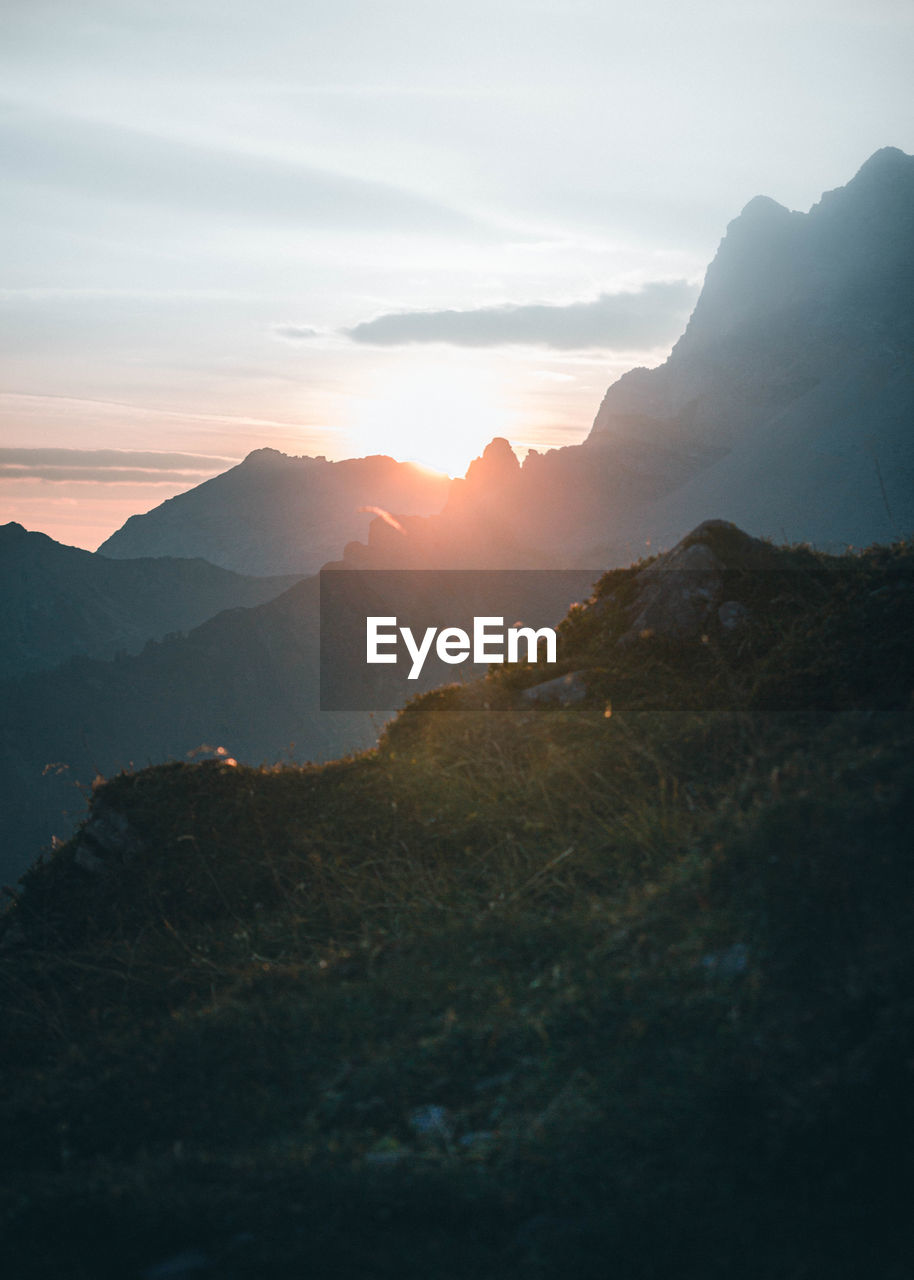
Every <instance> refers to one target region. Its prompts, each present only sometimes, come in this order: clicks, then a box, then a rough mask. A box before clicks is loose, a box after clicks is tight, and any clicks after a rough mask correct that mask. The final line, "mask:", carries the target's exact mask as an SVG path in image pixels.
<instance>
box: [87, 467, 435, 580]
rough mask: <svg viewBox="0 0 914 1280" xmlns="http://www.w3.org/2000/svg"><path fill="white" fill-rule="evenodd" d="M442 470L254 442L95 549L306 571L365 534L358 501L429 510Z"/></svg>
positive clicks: (239, 567)
mask: <svg viewBox="0 0 914 1280" xmlns="http://www.w3.org/2000/svg"><path fill="white" fill-rule="evenodd" d="M449 483H450V482H449V480H448V478H447V476H443V475H438V474H436V473H434V472H430V471H426V470H425V469H424V468H423V467H417V466H415V465H414V464H413V463H408V462H395V461H394V460H393V458H387V457H380V456H378V457H370V458H347V459H346V460H345V461H343V462H328V461H327V460H326V458H290V457H287V456H286V454H284V453H280V452H279V451H278V450H276V449H257V450H255V451H254V452H253V453H251V454H248V456H247V457H246V458H245V460H244V461H243V462H242V463H239V465H238V466H237V467H232V468H231V470H229V471H226V472H225V473H224V474H223V475H220V476H215V477H214V478H213V479H212V480H206V481H204V483H203V484H200V485H197V486H196V487H195V488H193V489H190V490H188V492H187V493H182V494H179V495H178V496H177V497H175V498H169V499H168V500H167V501H166V502H163V503H162V504H161V506H158V507H155V508H154V509H153V510H152V511H148V512H146V514H145V515H136V516H131V517H130V519H129V520H128V521H127V523H126V524H125V525H124V526H123V528H121V529H118V530H117V532H116V533H113V534H112V535H111V537H110V538H108V539H107V541H105V542H103V543H102V545H101V546H100V547H99V551H100V552H101V554H102V555H105V556H112V557H115V558H118V559H122V558H124V557H136V556H202V557H203V558H204V559H205V560H209V561H211V562H212V563H213V564H218V565H222V566H223V567H224V568H226V569H234V570H235V571H236V572H238V573H254V574H276V573H280V574H288V573H294V574H299V575H303V574H310V573H316V572H317V571H318V570H319V569H320V567H321V565H322V564H324V563H325V562H326V561H327V560H331V559H333V558H334V557H335V556H337V555H339V552H340V550H341V549H342V547H343V546H345V544H346V543H347V542H349V541H350V540H351V539H353V538H358V537H362V536H364V533H365V531H366V530H367V528H368V523H369V520H370V519H371V515H370V513H369V512H366V511H365V510H364V508H366V507H367V508H371V507H382V508H383V509H384V510H391V511H402V512H406V513H409V514H416V515H427V514H430V513H431V512H435V511H439V510H440V509H441V507H442V506H443V504H444V501H445V499H446V497H447V492H448V485H449Z"/></svg>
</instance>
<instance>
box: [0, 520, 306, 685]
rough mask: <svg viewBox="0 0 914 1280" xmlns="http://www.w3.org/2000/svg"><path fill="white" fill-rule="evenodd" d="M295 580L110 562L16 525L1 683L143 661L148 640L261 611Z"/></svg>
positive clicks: (0, 540)
mask: <svg viewBox="0 0 914 1280" xmlns="http://www.w3.org/2000/svg"><path fill="white" fill-rule="evenodd" d="M293 581H294V577H293V576H286V577H273V578H254V577H245V576H242V575H240V574H237V573H232V572H230V571H229V570H226V569H220V568H217V567H216V566H215V565H212V564H208V563H206V561H204V560H176V559H153V558H147V559H143V560H109V559H106V558H105V557H103V556H99V555H93V554H92V553H91V552H88V551H82V550H80V549H79V548H78V547H66V546H62V545H61V544H60V543H59V542H55V541H54V540H53V539H52V538H49V537H47V536H46V535H45V534H43V533H30V532H28V531H26V530H25V529H23V527H22V526H21V525H19V524H14V523H11V524H6V525H3V526H0V595H2V598H3V603H4V609H3V613H2V615H0V679H6V678H8V677H10V676H17V675H21V674H23V673H25V672H29V671H42V670H45V669H47V668H50V667H55V666H58V665H59V664H60V663H62V662H65V661H66V660H67V659H68V658H70V657H73V656H75V655H82V656H85V657H90V658H113V657H114V656H115V655H116V654H118V653H138V652H139V651H140V650H141V649H142V647H143V645H144V644H145V643H146V641H147V640H151V639H160V638H161V637H162V636H165V635H168V634H169V633H170V632H173V631H187V630H190V629H191V628H192V627H196V626H199V625H200V623H202V622H204V621H205V620H206V619H207V618H209V617H211V616H212V615H213V614H216V613H220V612H221V611H222V610H223V609H230V608H235V607H238V606H243V605H255V604H262V603H263V602H264V601H266V600H270V599H272V598H273V597H274V596H278V595H279V594H280V593H281V592H283V591H285V590H286V589H287V588H288V587H290V586H291V585H292V582H293Z"/></svg>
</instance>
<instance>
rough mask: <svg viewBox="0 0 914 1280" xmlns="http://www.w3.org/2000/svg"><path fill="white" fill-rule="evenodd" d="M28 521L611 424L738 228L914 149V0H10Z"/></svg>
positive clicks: (431, 458) (9, 454) (458, 459)
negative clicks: (620, 387) (614, 401)
mask: <svg viewBox="0 0 914 1280" xmlns="http://www.w3.org/2000/svg"><path fill="white" fill-rule="evenodd" d="M3 17H4V29H5V37H4V42H3V49H2V52H0V152H2V155H3V157H4V160H3V165H2V170H0V172H2V187H3V190H2V199H0V243H2V245H3V255H4V270H3V273H2V278H0V324H2V343H0V523H6V521H8V520H17V521H18V522H19V523H21V524H23V525H25V526H26V527H27V528H30V529H39V530H41V531H43V532H46V533H48V534H50V535H51V536H52V537H55V538H57V539H59V540H60V541H63V542H67V543H71V544H73V545H78V546H84V547H88V548H90V549H93V548H94V547H96V546H97V545H98V544H99V543H100V542H101V541H102V540H103V539H104V538H105V537H107V536H108V535H109V534H110V533H111V532H113V531H114V529H116V528H117V527H119V526H120V525H121V524H122V523H123V521H124V520H125V519H126V518H127V517H128V516H129V515H130V514H133V513H135V512H139V511H145V510H148V509H149V508H151V507H153V506H156V505H157V504H158V503H160V502H161V501H163V500H164V499H165V498H167V497H170V496H172V495H174V494H176V493H179V492H181V491H183V490H185V489H188V488H190V487H192V486H193V485H195V484H197V483H199V482H200V481H201V480H203V479H205V478H206V477H207V476H210V475H214V474H217V473H218V472H220V471H223V470H225V469H226V468H227V467H228V466H231V465H233V464H234V463H235V462H236V461H238V460H240V459H241V458H243V457H244V456H245V455H246V454H247V453H248V452H250V451H251V450H252V449H256V448H261V447H264V446H269V447H273V448H277V449H281V450H283V451H284V452H286V453H289V454H294V455H301V454H309V455H321V454H322V455H325V456H326V457H328V458H330V459H339V458H344V457H352V456H362V455H364V454H368V453H390V454H392V455H394V456H395V457H399V458H403V459H407V458H411V459H414V460H416V461H419V462H421V463H423V464H424V465H427V466H432V467H436V468H438V469H441V470H446V471H448V472H450V473H451V474H462V472H463V470H464V469H465V467H466V465H467V463H468V461H469V460H470V459H471V458H472V457H473V456H475V455H476V454H478V453H480V452H481V450H482V448H483V447H484V445H485V444H486V442H487V441H488V440H489V439H490V438H491V437H492V436H495V435H503V436H506V437H508V438H509V439H510V440H511V441H512V443H513V444H514V445H515V446H516V447H517V449H518V452H519V453H520V454H521V455H523V453H524V451H525V450H526V449H529V448H538V449H540V450H543V449H546V448H550V447H554V446H559V445H565V444H575V443H578V442H579V441H581V440H583V439H584V438H585V436H586V435H587V432H588V431H589V429H590V425H591V423H592V421H593V418H594V416H595V414H596V411H597V409H598V407H599V404H600V400H601V398H602V396H603V394H604V392H605V390H606V388H607V386H608V385H609V384H610V383H611V382H613V381H614V380H615V379H616V378H617V377H619V376H620V375H621V374H622V373H623V372H625V370H627V369H629V368H632V367H634V366H636V365H647V366H653V365H657V364H660V363H662V361H663V360H664V359H665V358H666V356H667V355H668V353H669V351H670V348H671V346H672V344H673V342H674V341H675V340H676V338H677V337H678V336H679V334H680V333H681V332H682V329H683V328H684V325H685V323H686V321H687V318H688V315H689V312H690V310H691V307H692V305H693V304H694V301H695V298H696V297H697V293H698V290H699V288H700V285H701V280H702V277H703V274H704V270H705V268H706V266H707V264H708V262H709V261H710V259H711V258H712V257H713V254H714V252H715V249H716V247H717V245H718V243H719V241H720V239H721V237H722V236H723V234H724V231H725V229H726V226H727V223H728V222H729V221H730V220H731V219H732V218H734V217H735V216H737V214H738V213H739V211H740V210H741V208H742V207H743V206H744V205H745V204H746V203H747V202H748V201H749V200H750V199H751V198H752V197H753V196H755V195H758V194H765V195H769V196H772V197H773V198H774V199H776V200H778V201H780V202H781V203H782V204H784V205H786V206H787V207H788V208H792V209H800V210H806V209H808V208H809V207H810V206H811V205H812V204H813V203H815V201H816V200H817V199H818V198H819V196H820V195H821V193H822V192H823V191H825V190H830V189H832V188H834V187H837V186H842V185H844V183H846V182H847V181H849V180H850V178H851V177H852V176H853V175H854V173H855V172H856V171H857V169H859V167H860V166H861V164H862V163H863V162H864V160H866V158H867V157H868V156H869V155H871V154H872V152H874V151H875V150H877V149H878V148H879V147H882V146H897V147H900V148H901V149H902V150H904V151H907V152H912V151H914V91H912V87H911V85H912V78H911V74H910V68H911V66H912V65H914V4H912V3H911V0H868V3H867V4H866V5H861V4H860V3H859V0H854V3H849V2H847V0H827V2H820V0H747V2H746V3H740V4H734V3H733V2H732V0H726V2H723V0H677V2H675V3H674V2H672V0H639V3H638V4H637V5H635V4H634V3H624V4H623V3H618V2H617V0H459V3H456V2H454V0H384V3H381V2H380V0H294V3H293V2H286V0H259V2H258V3H254V2H253V0H80V2H79V3H78V4H74V3H73V2H72V0H5V3H4V7H3Z"/></svg>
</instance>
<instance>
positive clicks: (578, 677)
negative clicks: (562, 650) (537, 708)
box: [520, 671, 587, 707]
mask: <svg viewBox="0 0 914 1280" xmlns="http://www.w3.org/2000/svg"><path fill="white" fill-rule="evenodd" d="M586 674H587V673H586V672H584V671H569V672H568V673H567V674H566V675H564V676H556V677H555V679H554V680H546V681H544V683H543V684H534V685H531V687H530V688H529V689H524V690H523V692H522V693H521V695H520V696H521V699H522V700H523V701H524V702H527V703H548V704H551V705H553V706H558V707H569V706H571V705H572V704H573V703H575V702H583V701H584V699H585V698H586V697H587V682H586V678H585V677H586Z"/></svg>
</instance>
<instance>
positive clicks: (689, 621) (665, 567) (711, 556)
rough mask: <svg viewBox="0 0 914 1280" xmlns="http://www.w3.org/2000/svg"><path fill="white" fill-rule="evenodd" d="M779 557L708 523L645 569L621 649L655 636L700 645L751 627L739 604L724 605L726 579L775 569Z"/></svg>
mask: <svg viewBox="0 0 914 1280" xmlns="http://www.w3.org/2000/svg"><path fill="white" fill-rule="evenodd" d="M775 559H776V552H774V550H773V549H772V548H771V547H770V546H769V545H768V544H767V543H766V542H763V541H762V540H761V539H759V538H752V537H750V536H749V534H747V533H743V531H742V530H741V529H738V528H737V527H736V525H734V524H731V523H730V522H729V521H727V520H705V521H704V522H703V523H702V524H700V525H698V526H697V528H695V529H693V530H692V532H691V533H690V534H688V535H687V536H686V537H685V538H683V539H682V541H681V542H679V543H677V544H676V546H675V547H673V548H672V550H670V551H667V552H666V554H665V555H662V556H660V557H658V559H657V560H655V561H654V563H653V564H649V565H648V566H647V568H646V569H642V570H641V572H640V573H639V574H638V575H637V578H636V579H635V581H636V582H637V583H638V587H639V591H638V595H637V597H636V599H635V602H634V604H633V605H632V606H631V607H630V610H629V618H630V625H629V628H628V630H627V631H626V632H625V634H624V635H623V636H622V637H621V639H620V641H619V643H620V644H632V643H634V642H635V641H637V640H641V639H646V638H648V637H651V636H661V637H663V638H665V639H668V640H687V641H698V640H701V638H702V636H704V635H706V634H707V633H708V631H709V630H716V629H721V630H724V631H732V630H736V629H737V628H738V627H741V626H745V625H746V623H747V622H748V621H749V617H750V614H749V610H748V609H747V608H746V607H745V605H743V604H742V603H741V602H740V601H739V600H733V599H725V598H724V597H725V595H727V589H728V583H727V575H728V574H729V575H732V574H733V573H734V572H736V573H745V572H749V571H753V572H754V571H764V570H765V569H766V568H769V567H773V566H774V563H775Z"/></svg>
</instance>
